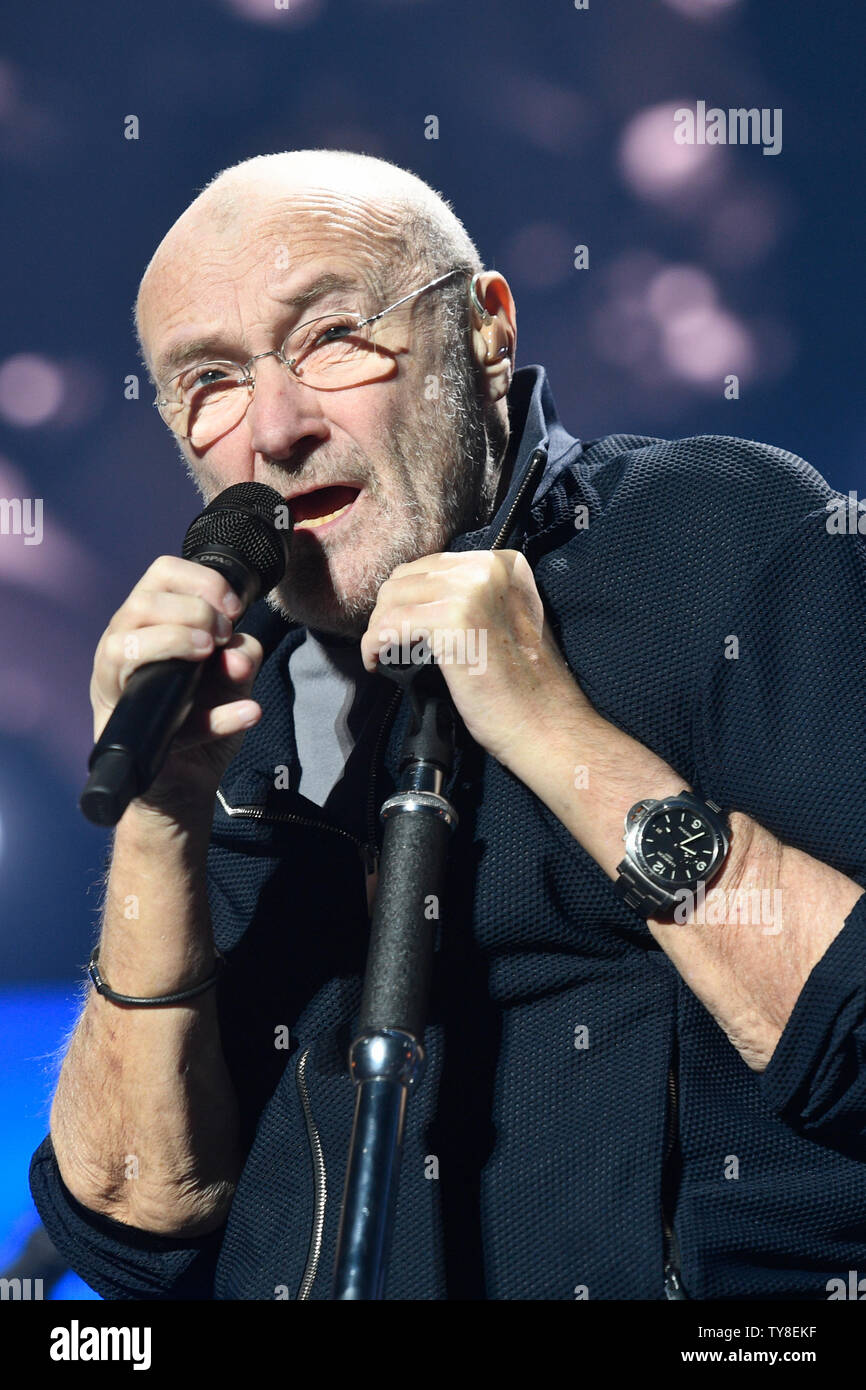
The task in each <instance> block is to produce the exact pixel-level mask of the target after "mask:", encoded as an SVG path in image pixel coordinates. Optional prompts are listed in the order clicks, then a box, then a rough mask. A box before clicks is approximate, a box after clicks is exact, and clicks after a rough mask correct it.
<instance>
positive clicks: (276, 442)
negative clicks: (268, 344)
mask: <svg viewBox="0 0 866 1390" xmlns="http://www.w3.org/2000/svg"><path fill="white" fill-rule="evenodd" d="M253 370H254V371H255V374H256V375H255V382H256V384H255V388H254V390H253V395H252V400H251V401H250V403H249V406H248V408H247V415H246V420H247V428H248V429H249V432H250V444H251V445H252V448H253V449H254V450H255V452H256V453H257V454H263V455H264V456H265V457H266V458H272V459H284V458H288V456H289V454H290V453H291V451H292V449H293V448H294V446H295V445H296V444H297V443H298V442H299V441H300V440H301V439H308V438H309V437H310V436H313V437H315V438H317V439H325V438H327V435H328V422H327V421H326V419H325V417H324V415H323V413H322V403H321V401H320V399H319V393H318V392H316V391H313V390H311V389H310V387H309V386H304V385H303V384H302V383H301V382H300V381H298V379H297V377H295V376H293V375H292V373H291V371H290V370H289V368H288V367H284V366H283V364H282V362H280V360H279V358H277V357H275V356H263V357H261V358H260V359H259V360H258V361H257V362H256V363H255V366H254V369H253Z"/></svg>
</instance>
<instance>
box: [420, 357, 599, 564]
mask: <svg viewBox="0 0 866 1390" xmlns="http://www.w3.org/2000/svg"><path fill="white" fill-rule="evenodd" d="M508 423H509V445H508V453H507V456H506V464H505V466H506V467H508V466H509V464H510V465H511V478H510V481H509V484H508V491H507V493H506V495H505V497H504V498H503V500H502V502H501V503H500V505H499V507H498V508H497V510H496V515H495V516H494V517H493V519H492V521H490V522H489V523H488V525H487V526H484V527H482V528H481V529H480V530H477V531H466V532H464V533H463V534H462V535H460V536H455V537H454V539H453V540H452V542H451V544H450V545H449V547H448V549H449V550H454V551H457V550H492V549H494V547H495V548H496V549H501V548H502V547H503V545H507V544H508V543H509V540H512V539H513V538H514V535H515V529H516V530H517V531H518V532H519V530H520V529H522V524H525V522H526V519H527V514H528V511H529V508H530V506H532V505H535V504H537V503H539V502H542V501H543V499H544V498H545V496H546V495H547V493H548V492H549V490H550V488H551V487H552V486H553V484H554V482H555V481H556V479H557V478H558V477H559V475H560V474H561V473H562V472H564V470H565V469H567V468H569V467H570V466H571V465H572V464H573V463H574V460H575V459H576V458H578V457H579V455H580V454H581V453H582V452H583V445H582V443H581V441H580V440H579V439H576V438H574V437H573V436H572V435H570V434H569V433H568V431H567V430H566V429H565V428H564V426H563V425H562V422H561V421H560V419H559V415H558V413H557V409H556V402H555V401H554V399H553V393H552V391H551V389H550V383H549V381H548V379H547V373H546V371H545V370H544V368H543V367H540V366H537V365H535V366H530V367H521V368H520V369H519V370H518V371H516V372H515V373H514V377H513V379H512V382H511V387H510V389H509V392H508ZM539 454H541V455H542V456H543V457H542V459H541V460H540V461H539V459H538V455H539ZM539 470H540V471H539ZM533 471H537V472H538V474H539V475H538V478H537V481H536V482H535V484H534V485H533V484H532V482H531V480H530V474H531V472H533ZM528 480H530V481H529V486H528V487H527V488H526V494H523V489H524V487H525V485H526V484H527V481H528ZM521 503H522V505H521ZM515 509H517V514H516V515H515V516H514V517H512V512H513V511H515ZM509 523H510V524H509ZM506 527H507V530H506ZM504 530H506V534H505V535H504V536H503V531H504ZM497 542H498V544H497Z"/></svg>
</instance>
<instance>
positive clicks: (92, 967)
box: [87, 946, 225, 1007]
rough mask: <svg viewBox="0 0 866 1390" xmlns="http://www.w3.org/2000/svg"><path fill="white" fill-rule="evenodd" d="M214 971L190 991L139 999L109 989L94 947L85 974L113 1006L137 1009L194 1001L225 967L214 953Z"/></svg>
mask: <svg viewBox="0 0 866 1390" xmlns="http://www.w3.org/2000/svg"><path fill="white" fill-rule="evenodd" d="M214 950H215V952H216V970H215V971H214V973H213V974H212V975H211V976H210V978H209V979H207V980H202V982H201V984H200V985H193V987H192V989H182V990H180V991H179V992H178V993H177V994H157V995H154V996H152V997H151V998H139V997H138V996H137V995H134V994H118V993H117V992H116V991H115V990H113V989H110V988H109V986H108V985H107V984H106V983H105V981H104V980H103V978H102V976H101V975H100V973H99V967H98V966H97V964H96V962H97V960H98V959H99V947H98V946H94V948H93V954H92V955H91V957H90V960H89V961H88V963H87V973H88V975H89V976H90V978H91V980H92V981H93V988H94V989H95V990H96V992H97V994H102V995H103V996H104V997H105V998H106V999H111V1000H112V1001H113V1002H114V1003H115V1004H137V1005H138V1006H139V1007H142V1006H144V1007H152V1006H153V1005H156V1004H182V1003H183V1001H184V1000H185V999H194V998H195V996H196V995H197V994H204V992H205V990H206V989H210V987H211V985H215V984H216V982H217V979H218V977H219V972H220V969H221V967H222V966H224V965H225V957H224V956H223V955H221V954H220V952H219V951H216V948H214Z"/></svg>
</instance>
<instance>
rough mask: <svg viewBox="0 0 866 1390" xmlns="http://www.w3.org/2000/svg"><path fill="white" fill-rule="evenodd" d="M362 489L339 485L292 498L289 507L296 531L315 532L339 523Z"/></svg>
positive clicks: (315, 489) (319, 488)
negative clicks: (333, 523)
mask: <svg viewBox="0 0 866 1390" xmlns="http://www.w3.org/2000/svg"><path fill="white" fill-rule="evenodd" d="M360 491H361V489H360V488H357V487H349V486H348V485H347V484H344V483H338V484H336V486H334V487H318V488H314V489H313V491H312V492H304V493H301V495H300V496H299V497H292V498H291V499H290V501H289V507H290V509H291V513H292V525H293V526H294V528H295V530H296V531H313V530H317V529H318V528H319V527H320V526H327V525H328V523H329V522H332V521H337V520H338V518H339V517H341V516H343V515H345V513H346V512H348V511H349V510H350V508H351V507H352V505H353V503H354V501H355V499H356V497H357V496H358V494H359V492H360Z"/></svg>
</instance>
